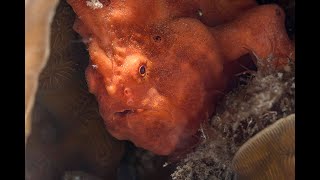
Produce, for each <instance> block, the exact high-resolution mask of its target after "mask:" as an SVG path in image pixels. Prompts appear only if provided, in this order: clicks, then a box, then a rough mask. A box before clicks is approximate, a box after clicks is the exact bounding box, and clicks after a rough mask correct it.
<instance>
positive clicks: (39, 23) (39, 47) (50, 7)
mask: <svg viewBox="0 0 320 180" xmlns="http://www.w3.org/2000/svg"><path fill="white" fill-rule="evenodd" d="M57 4H58V1H57V0H49V1H45V2H44V1H38V0H29V1H25V12H26V22H25V25H26V29H25V37H26V42H25V52H26V54H25V61H26V63H25V64H26V66H25V124H26V126H25V142H27V138H28V136H29V135H30V132H31V119H30V118H31V112H32V107H33V104H34V99H35V94H36V91H37V88H38V78H39V74H40V72H41V70H42V69H43V67H44V66H45V64H46V62H47V58H48V56H49V51H50V50H49V34H50V25H51V21H52V18H53V17H52V14H53V12H54V10H55V7H56V6H57Z"/></svg>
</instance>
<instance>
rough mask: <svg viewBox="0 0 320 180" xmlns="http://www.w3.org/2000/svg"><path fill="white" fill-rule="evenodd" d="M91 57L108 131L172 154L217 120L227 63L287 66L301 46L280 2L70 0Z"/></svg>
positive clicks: (93, 88) (90, 77) (90, 72)
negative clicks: (246, 59)
mask: <svg viewBox="0 0 320 180" xmlns="http://www.w3.org/2000/svg"><path fill="white" fill-rule="evenodd" d="M68 3H69V4H70V5H71V6H72V8H73V10H74V11H75V13H76V14H77V19H76V21H75V24H74V29H75V31H77V32H78V33H79V34H80V35H81V36H82V38H83V41H84V42H85V43H86V45H87V47H88V51H89V55H90V63H89V66H88V67H87V69H86V79H87V82H88V87H89V91H90V92H91V93H92V94H94V95H95V96H96V99H97V101H98V104H99V111H100V114H101V116H102V117H103V119H104V122H105V125H106V128H107V130H108V131H109V133H110V134H111V135H113V136H114V137H116V138H117V139H120V140H130V141H132V142H133V143H134V144H135V145H136V146H138V147H142V148H144V149H147V150H150V151H152V152H154V153H155V154H159V155H169V154H171V153H173V152H174V151H175V150H176V149H177V148H180V147H181V146H183V145H184V144H187V143H186V142H187V141H188V139H189V138H191V137H192V136H193V135H194V134H195V133H196V132H197V131H198V130H199V128H200V124H201V123H202V122H204V121H205V120H207V118H208V117H210V116H211V115H213V113H214V109H215V104H216V103H217V99H218V97H219V95H220V94H221V92H223V91H224V90H225V88H226V84H227V83H228V79H229V78H228V77H230V76H232V75H231V74H230V72H231V71H226V70H225V69H226V68H227V66H228V64H230V62H233V61H237V60H238V59H239V58H240V57H243V56H244V55H246V54H253V55H254V56H255V57H256V58H257V60H258V61H261V63H263V62H265V63H269V64H270V65H272V67H275V68H282V67H283V66H285V65H286V64H288V61H290V60H293V59H294V46H293V44H292V42H291V41H290V39H289V38H288V36H287V33H286V30H285V26H284V12H283V10H282V9H281V8H280V7H279V6H277V5H261V6H259V5H257V4H256V3H255V1H253V0H239V1H231V0H225V1H219V0H176V1H173V0H148V1H146V0H109V1H108V0H100V1H99V0H91V1H89V0H88V1H84V0H68Z"/></svg>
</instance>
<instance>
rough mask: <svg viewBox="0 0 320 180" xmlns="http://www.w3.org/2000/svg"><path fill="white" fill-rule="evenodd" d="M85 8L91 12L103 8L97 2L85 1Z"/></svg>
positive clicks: (95, 0) (94, 0) (97, 0)
mask: <svg viewBox="0 0 320 180" xmlns="http://www.w3.org/2000/svg"><path fill="white" fill-rule="evenodd" d="M87 6H89V7H90V8H91V9H93V10H94V9H101V8H103V4H102V3H101V2H100V1H99V0H90V1H87Z"/></svg>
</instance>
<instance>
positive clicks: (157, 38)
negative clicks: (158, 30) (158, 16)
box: [153, 35, 161, 42]
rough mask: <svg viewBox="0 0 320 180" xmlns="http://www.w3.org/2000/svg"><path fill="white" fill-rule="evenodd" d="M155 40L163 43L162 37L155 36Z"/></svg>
mask: <svg viewBox="0 0 320 180" xmlns="http://www.w3.org/2000/svg"><path fill="white" fill-rule="evenodd" d="M153 40H154V41H155V42H160V41H161V36H158V35H157V36H153Z"/></svg>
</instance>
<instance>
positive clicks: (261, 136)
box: [232, 114, 295, 180]
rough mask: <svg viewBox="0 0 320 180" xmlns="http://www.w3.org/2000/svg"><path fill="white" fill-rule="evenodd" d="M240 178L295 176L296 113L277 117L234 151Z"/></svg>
mask: <svg viewBox="0 0 320 180" xmlns="http://www.w3.org/2000/svg"><path fill="white" fill-rule="evenodd" d="M232 166H233V169H234V170H235V171H236V173H237V174H238V176H239V179H248V180H249V179H295V171H294V170H295V115H294V114H293V115H289V116H287V117H285V118H283V119H280V120H278V121H277V122H275V123H274V124H272V125H271V126H269V127H268V128H266V129H264V130H263V131H261V132H259V133H258V134H257V135H255V136H254V137H253V138H251V139H250V140H249V141H248V142H246V143H245V144H244V145H243V146H242V147H241V148H240V149H239V150H238V152H237V153H236V154H235V157H234V159H233V162H232Z"/></svg>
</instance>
